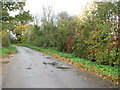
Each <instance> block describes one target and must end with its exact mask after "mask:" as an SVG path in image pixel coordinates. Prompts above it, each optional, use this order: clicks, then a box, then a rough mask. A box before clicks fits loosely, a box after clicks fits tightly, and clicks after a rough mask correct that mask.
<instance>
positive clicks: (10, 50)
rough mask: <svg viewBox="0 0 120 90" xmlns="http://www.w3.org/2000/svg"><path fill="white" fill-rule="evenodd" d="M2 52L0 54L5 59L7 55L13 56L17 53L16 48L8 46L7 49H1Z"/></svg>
mask: <svg viewBox="0 0 120 90" xmlns="http://www.w3.org/2000/svg"><path fill="white" fill-rule="evenodd" d="M1 49H2V51H1V52H0V54H1V55H2V57H6V56H7V55H8V54H13V53H16V52H17V49H16V47H14V46H13V45H10V46H9V48H3V47H2V48H1Z"/></svg>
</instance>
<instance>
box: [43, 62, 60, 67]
mask: <svg viewBox="0 0 120 90" xmlns="http://www.w3.org/2000/svg"><path fill="white" fill-rule="evenodd" d="M43 64H45V65H47V64H49V65H53V66H55V65H57V64H58V63H56V62H52V63H46V62H43Z"/></svg>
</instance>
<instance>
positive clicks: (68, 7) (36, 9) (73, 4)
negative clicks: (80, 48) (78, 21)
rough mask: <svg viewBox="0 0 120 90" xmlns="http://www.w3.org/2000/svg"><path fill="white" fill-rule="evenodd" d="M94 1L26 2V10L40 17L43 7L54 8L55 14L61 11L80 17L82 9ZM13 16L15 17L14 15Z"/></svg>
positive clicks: (53, 0)
mask: <svg viewBox="0 0 120 90" xmlns="http://www.w3.org/2000/svg"><path fill="white" fill-rule="evenodd" d="M91 1H93V0H26V6H25V7H24V9H25V10H26V11H27V10H30V13H31V14H32V15H40V14H41V13H42V6H46V7H47V6H49V5H50V6H52V8H53V11H54V13H55V14H57V13H58V12H61V11H67V12H68V14H70V15H79V14H81V12H82V9H83V8H84V7H85V6H86V5H87V2H91ZM11 15H14V13H12V14H11Z"/></svg>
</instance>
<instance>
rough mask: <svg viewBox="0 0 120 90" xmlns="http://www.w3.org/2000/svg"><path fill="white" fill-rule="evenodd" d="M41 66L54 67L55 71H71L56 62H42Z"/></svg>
mask: <svg viewBox="0 0 120 90" xmlns="http://www.w3.org/2000/svg"><path fill="white" fill-rule="evenodd" d="M43 64H44V65H48V64H49V65H52V66H54V67H56V68H57V69H62V70H64V71H67V70H68V69H72V68H71V67H67V66H62V65H63V64H60V63H58V62H51V63H50V62H49V63H48V62H43Z"/></svg>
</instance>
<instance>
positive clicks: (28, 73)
mask: <svg viewBox="0 0 120 90" xmlns="http://www.w3.org/2000/svg"><path fill="white" fill-rule="evenodd" d="M15 47H16V48H17V49H18V53H16V54H13V55H9V57H6V58H3V60H4V61H10V62H9V63H8V64H3V66H2V67H3V70H2V71H3V77H2V87H3V88H106V87H107V88H108V87H109V88H111V87H114V86H113V84H112V83H111V82H110V81H109V80H103V79H102V78H101V77H99V76H95V75H94V74H93V73H89V72H88V71H86V70H81V69H78V68H76V67H75V66H71V65H69V64H67V63H65V62H63V61H62V60H57V59H55V58H53V57H51V56H49V55H47V54H44V53H42V52H38V51H35V50H32V49H29V48H27V47H20V46H15ZM5 65H7V66H5ZM4 66H5V67H6V68H5V67H4Z"/></svg>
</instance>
